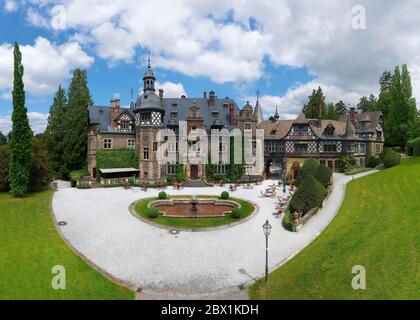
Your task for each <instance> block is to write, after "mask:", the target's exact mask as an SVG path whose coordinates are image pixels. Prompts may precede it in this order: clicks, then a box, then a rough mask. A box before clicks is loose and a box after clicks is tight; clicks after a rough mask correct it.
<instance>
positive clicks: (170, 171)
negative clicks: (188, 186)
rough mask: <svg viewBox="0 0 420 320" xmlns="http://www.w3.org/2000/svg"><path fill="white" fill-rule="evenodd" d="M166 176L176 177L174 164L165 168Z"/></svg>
mask: <svg viewBox="0 0 420 320" xmlns="http://www.w3.org/2000/svg"><path fill="white" fill-rule="evenodd" d="M166 174H167V175H168V176H174V175H176V164H168V165H167V166H166Z"/></svg>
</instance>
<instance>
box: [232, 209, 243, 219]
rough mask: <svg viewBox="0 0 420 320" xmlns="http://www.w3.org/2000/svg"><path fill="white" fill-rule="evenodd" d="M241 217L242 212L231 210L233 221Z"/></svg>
mask: <svg viewBox="0 0 420 320" xmlns="http://www.w3.org/2000/svg"><path fill="white" fill-rule="evenodd" d="M241 216H242V210H241V209H239V208H234V209H233V210H232V217H233V218H235V219H240V218H241Z"/></svg>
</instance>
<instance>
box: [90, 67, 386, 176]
mask: <svg viewBox="0 0 420 320" xmlns="http://www.w3.org/2000/svg"><path fill="white" fill-rule="evenodd" d="M155 83H156V78H155V75H154V73H153V70H152V68H151V65H150V59H149V62H148V66H147V69H146V72H145V74H144V77H143V92H142V94H141V95H140V96H139V97H138V98H137V100H136V102H132V103H131V104H130V107H129V108H122V107H121V104H120V100H119V99H112V100H111V105H110V106H89V108H88V112H89V128H88V170H89V173H90V175H91V176H92V177H94V178H95V177H96V176H97V175H98V174H100V175H101V176H102V177H112V178H125V177H132V176H133V175H136V176H137V177H138V178H139V179H140V180H144V181H155V182H157V181H166V180H167V178H168V177H175V175H176V170H177V165H178V164H180V163H182V164H185V169H184V170H185V176H186V178H187V180H199V179H202V178H204V177H205V171H206V170H205V164H204V162H203V161H202V159H203V157H201V158H200V157H197V154H201V156H203V154H204V157H207V156H208V155H209V153H210V143H208V144H207V143H204V141H203V140H202V139H200V135H199V134H198V133H199V132H205V133H206V134H207V135H208V136H209V137H210V135H211V133H214V131H216V132H231V131H232V130H234V129H236V130H237V129H239V130H240V132H241V133H242V134H245V135H246V134H248V135H250V136H252V140H251V144H252V146H251V149H252V150H253V152H254V153H255V152H256V150H257V143H256V139H255V137H256V136H257V129H262V130H263V132H264V137H263V147H262V150H261V152H263V153H264V164H263V165H264V167H265V175H267V176H270V175H277V173H276V168H277V171H279V170H280V171H282V172H283V171H284V170H285V169H286V170H287V175H288V176H289V177H291V178H293V177H295V176H296V175H297V174H298V173H299V170H300V168H301V167H302V165H303V162H304V161H305V159H308V158H315V159H318V160H319V162H320V163H324V164H325V165H327V166H329V167H330V168H331V169H333V170H335V169H336V168H337V164H338V162H337V161H338V159H339V158H340V157H342V156H354V157H355V158H356V159H357V162H358V164H359V165H361V166H364V165H366V161H367V157H369V156H370V155H378V154H379V153H380V152H381V151H382V148H383V144H384V135H383V127H384V126H383V119H382V115H381V113H380V112H365V113H356V111H355V109H354V108H352V109H351V110H350V113H349V115H348V116H345V117H343V118H342V119H340V120H322V119H307V118H306V117H305V116H304V114H303V113H301V114H300V115H299V116H298V117H297V118H296V119H295V120H280V119H279V118H280V117H279V115H278V112H277V110H276V112H275V114H274V116H272V117H271V118H270V120H266V121H264V119H263V112H262V107H261V104H260V101H259V98H257V102H256V105H255V107H253V106H251V105H250V104H249V103H246V105H245V106H244V107H243V108H242V109H240V108H239V107H238V106H237V104H236V103H235V101H234V100H232V99H230V98H228V97H226V98H222V99H220V98H218V97H217V96H216V94H215V92H214V91H210V92H209V94H208V95H207V93H206V92H204V94H203V96H202V97H200V98H187V97H186V96H181V97H180V98H165V97H164V92H163V90H161V89H160V90H158V94H156V87H155ZM182 123H184V124H185V126H180V125H181V124H182ZM162 129H165V131H166V132H168V133H169V134H168V135H167V136H166V137H162V136H161V134H160V133H159V132H162ZM180 130H186V132H180ZM181 133H184V134H183V135H182V134H181ZM171 135H173V139H168V136H171ZM185 135H188V139H187V141H180V137H181V136H185ZM191 137H192V138H191ZM212 143H213V142H212ZM163 144H166V148H167V149H166V150H165V155H166V156H167V155H168V154H169V155H173V156H172V157H168V158H170V159H171V160H168V161H167V162H166V163H162V161H159V160H160V159H159V155H160V154H161V153H160V152H159V151H160V150H161V147H162V145H163ZM113 149H134V150H136V153H137V155H138V160H139V161H138V163H139V165H138V168H100V169H97V158H96V153H97V151H98V150H113ZM184 149H185V150H184ZM212 150H213V149H212ZM215 150H216V151H217V152H218V153H219V156H220V161H216V163H214V162H213V165H214V168H215V174H217V175H224V174H226V172H227V165H228V164H227V162H226V161H224V160H223V159H225V158H223V157H222V156H223V155H224V153H226V152H228V151H227V150H228V149H227V145H226V140H223V139H222V137H220V142H219V143H216V149H215ZM98 170H100V171H101V172H100V173H99V172H98ZM245 172H246V174H251V172H253V168H252V166H246V167H245Z"/></svg>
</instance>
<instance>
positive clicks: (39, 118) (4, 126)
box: [0, 112, 48, 134]
mask: <svg viewBox="0 0 420 320" xmlns="http://www.w3.org/2000/svg"><path fill="white" fill-rule="evenodd" d="M28 119H29V124H30V126H31V129H32V131H33V132H34V133H35V134H37V133H42V132H44V131H45V128H46V127H47V121H48V114H45V113H39V112H28ZM11 128H12V119H11V116H10V115H7V116H0V131H1V132H3V133H4V134H7V133H9V131H10V130H11Z"/></svg>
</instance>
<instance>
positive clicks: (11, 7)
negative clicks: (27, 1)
mask: <svg viewBox="0 0 420 320" xmlns="http://www.w3.org/2000/svg"><path fill="white" fill-rule="evenodd" d="M4 10H6V11H7V12H16V11H17V10H18V4H17V2H16V1H14V0H6V1H4Z"/></svg>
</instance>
